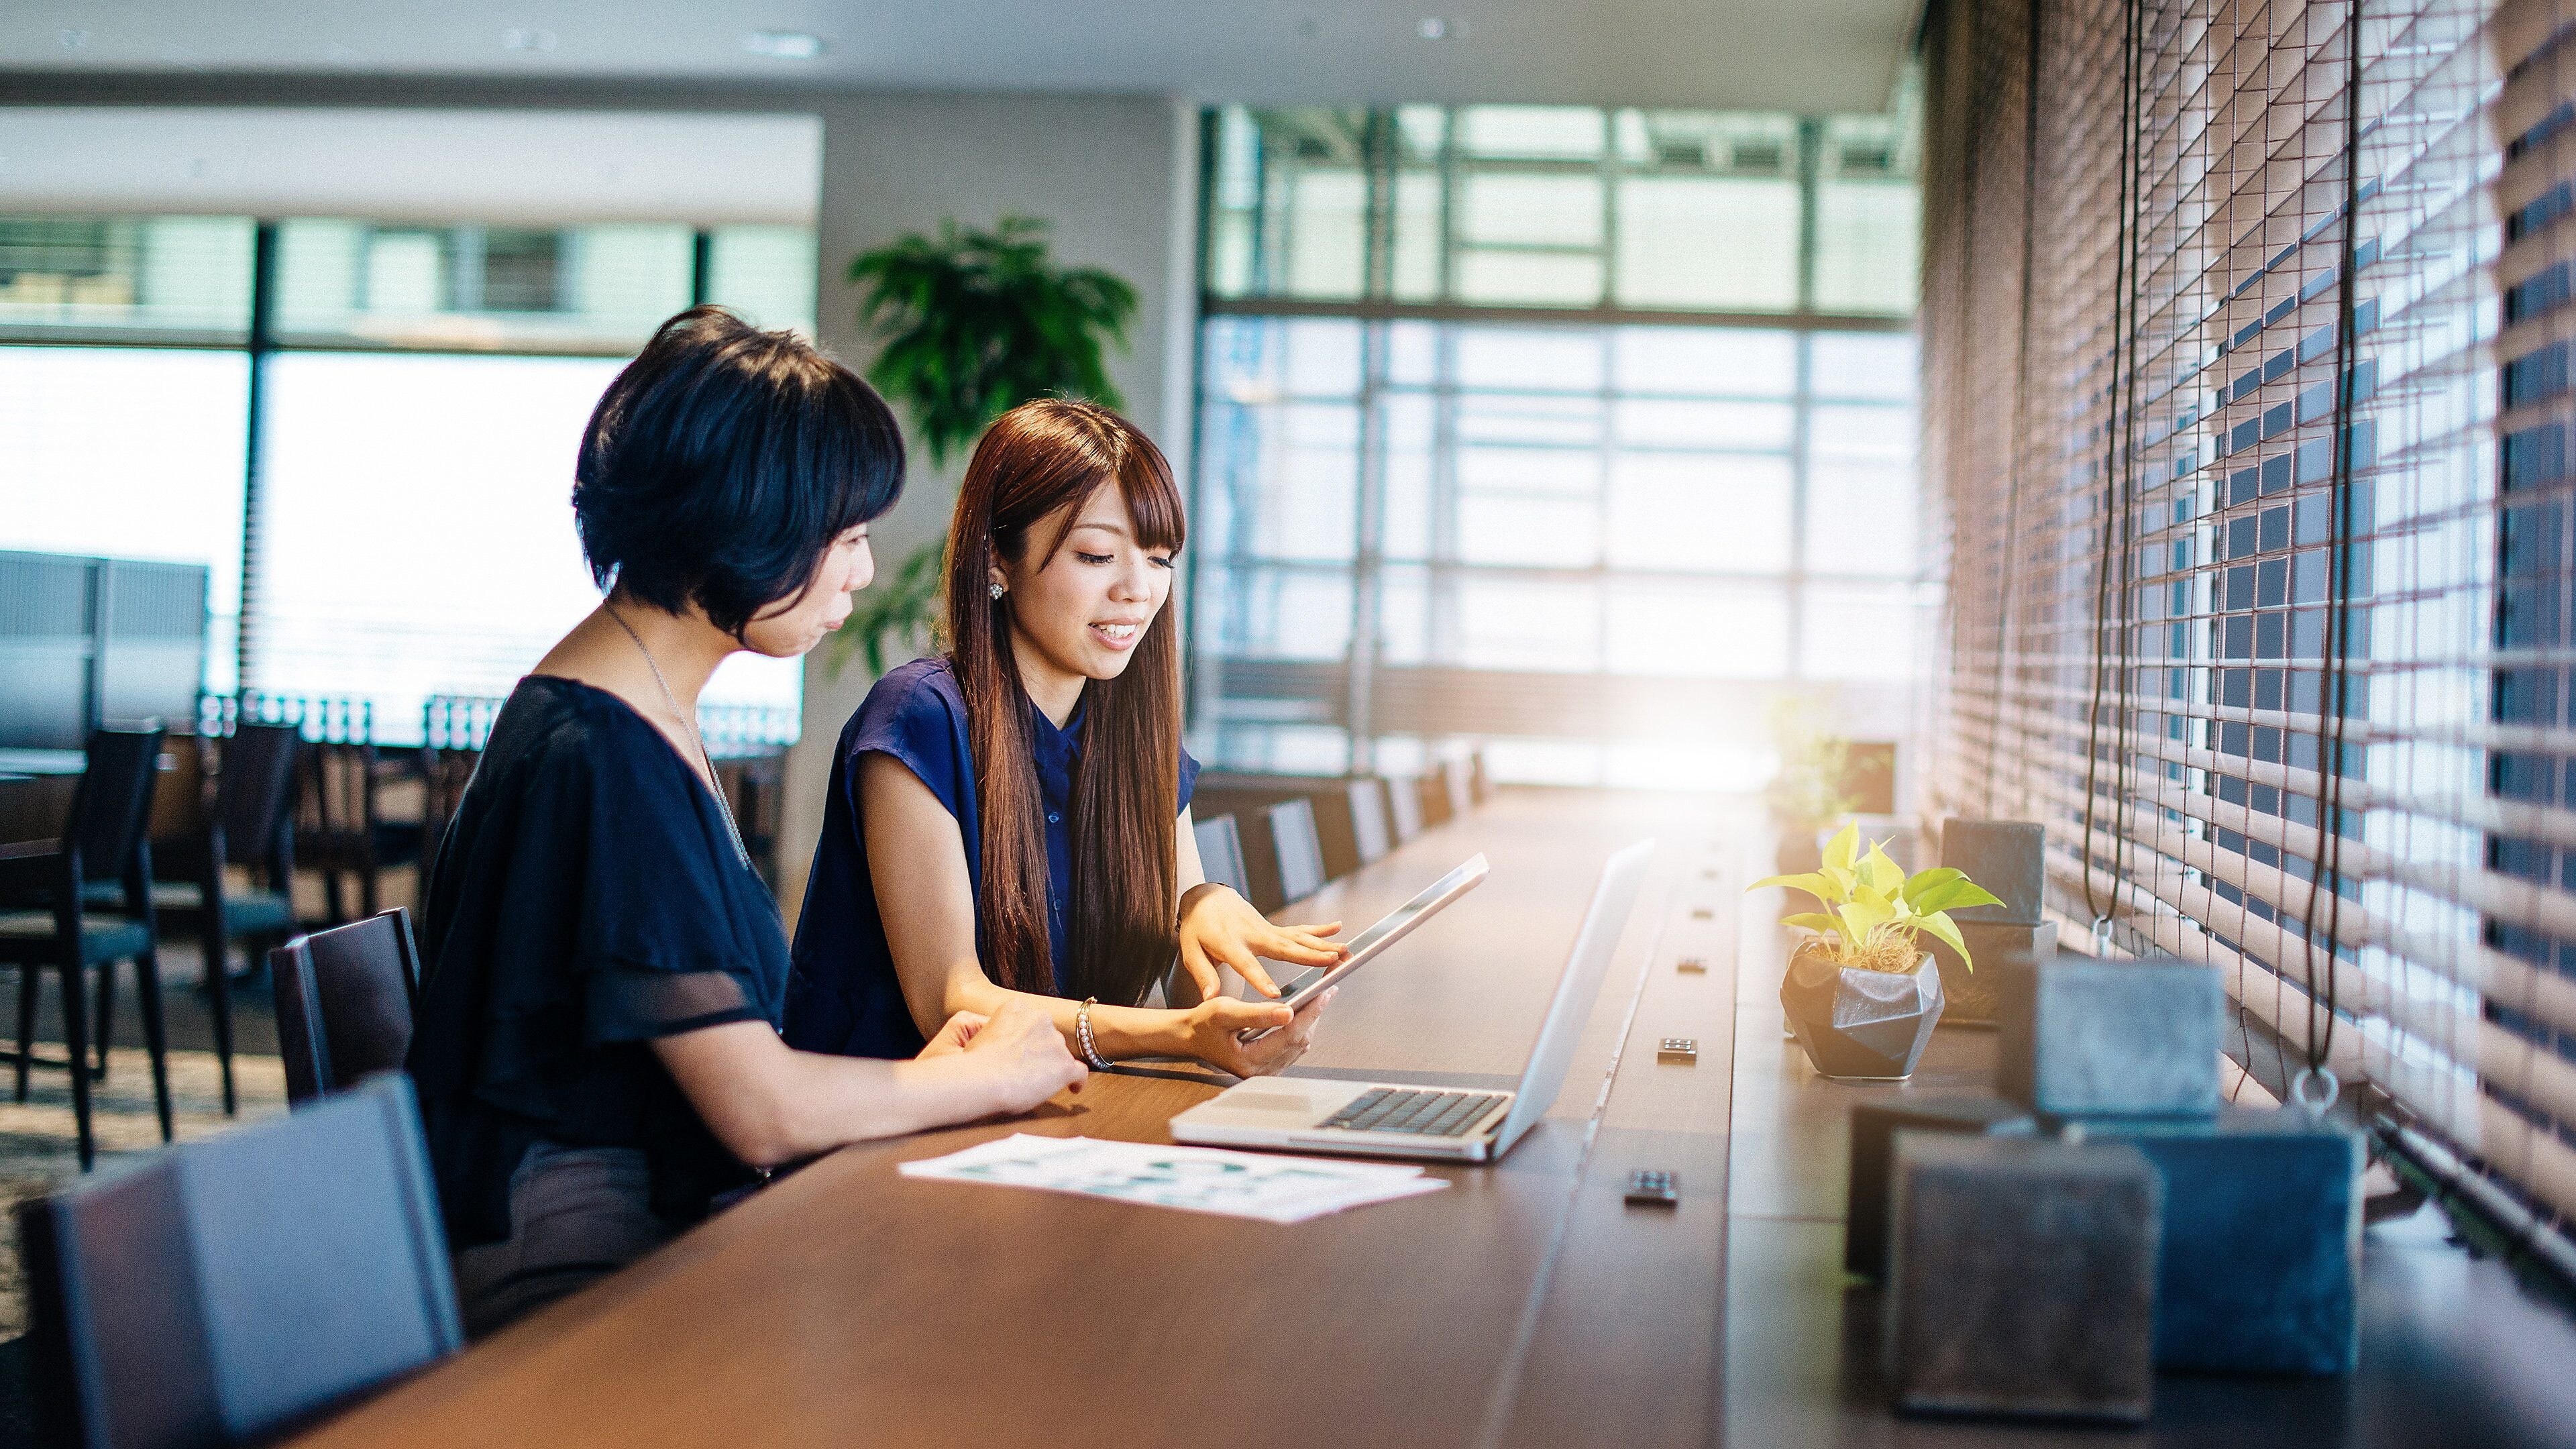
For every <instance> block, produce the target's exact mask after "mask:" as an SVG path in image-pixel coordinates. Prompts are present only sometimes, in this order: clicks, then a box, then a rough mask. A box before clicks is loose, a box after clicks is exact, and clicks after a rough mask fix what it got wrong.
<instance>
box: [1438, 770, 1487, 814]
mask: <svg viewBox="0 0 2576 1449" xmlns="http://www.w3.org/2000/svg"><path fill="white" fill-rule="evenodd" d="M1433 778H1434V779H1435V780H1437V782H1438V784H1439V787H1440V793H1441V794H1442V795H1443V796H1444V797H1446V798H1445V801H1444V803H1445V804H1446V805H1447V806H1448V810H1449V815H1448V818H1449V819H1451V820H1455V819H1457V818H1458V817H1459V816H1461V815H1464V814H1466V813H1467V812H1468V811H1470V810H1473V809H1475V808H1476V767H1475V766H1474V765H1473V764H1472V763H1470V762H1468V761H1466V760H1443V761H1441V762H1440V769H1439V772H1438V773H1437V774H1436V775H1435V776H1434V777H1433Z"/></svg>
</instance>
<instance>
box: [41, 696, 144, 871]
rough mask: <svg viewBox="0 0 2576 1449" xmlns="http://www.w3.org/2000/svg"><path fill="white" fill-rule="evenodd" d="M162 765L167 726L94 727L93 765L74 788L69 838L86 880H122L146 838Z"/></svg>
mask: <svg viewBox="0 0 2576 1449" xmlns="http://www.w3.org/2000/svg"><path fill="white" fill-rule="evenodd" d="M160 767H161V726H160V725H158V724H153V725H150V726H147V727H145V728H141V729H100V730H92V731H91V732H90V736H89V753H88V763H87V766H86V767H85V768H84V769H83V770H82V771H81V777H80V783H79V784H78V785H77V786H75V787H73V790H72V816H71V822H70V824H69V826H68V827H67V828H66V829H65V830H64V831H63V838H64V839H65V840H66V841H68V842H69V843H70V844H71V845H72V846H73V847H74V848H75V849H77V850H78V851H80V864H81V877H82V879H84V880H117V879H120V878H122V877H123V876H124V874H125V871H126V868H127V866H128V865H129V864H130V863H131V862H132V861H133V859H134V851H135V847H136V846H138V845H141V844H142V843H143V831H144V827H145V826H146V825H147V824H148V823H149V822H150V820H151V818H152V786H153V783H154V781H155V780H156V779H157V778H158V771H159V770H160Z"/></svg>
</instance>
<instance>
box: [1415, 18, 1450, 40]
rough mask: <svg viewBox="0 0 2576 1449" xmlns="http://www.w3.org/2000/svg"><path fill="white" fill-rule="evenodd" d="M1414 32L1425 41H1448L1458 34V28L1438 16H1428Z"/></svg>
mask: <svg viewBox="0 0 2576 1449" xmlns="http://www.w3.org/2000/svg"><path fill="white" fill-rule="evenodd" d="M1414 30H1415V32H1416V33H1417V34H1419V35H1420V36H1421V37H1422V38H1423V39H1425V40H1447V39H1448V38H1449V37H1450V36H1451V35H1453V34H1455V33H1456V31H1457V27H1456V26H1454V25H1452V24H1451V23H1450V22H1448V21H1446V20H1443V19H1441V18H1440V17H1439V16H1437V15H1426V16H1424V17H1422V23H1421V24H1420V25H1417V26H1415V27H1414Z"/></svg>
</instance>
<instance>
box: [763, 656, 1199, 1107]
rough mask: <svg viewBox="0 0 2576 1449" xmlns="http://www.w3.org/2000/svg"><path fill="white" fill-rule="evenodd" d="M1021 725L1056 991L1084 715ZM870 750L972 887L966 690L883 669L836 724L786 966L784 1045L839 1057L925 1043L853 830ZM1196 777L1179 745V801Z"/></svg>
mask: <svg viewBox="0 0 2576 1449" xmlns="http://www.w3.org/2000/svg"><path fill="white" fill-rule="evenodd" d="M1029 721H1030V724H1029V739H1030V743H1031V745H1032V747H1033V748H1034V749H1035V751H1036V753H1037V767H1038V792H1039V796H1040V798H1041V799H1042V800H1043V801H1044V802H1045V806H1046V847H1047V946H1048V949H1049V950H1050V952H1051V953H1052V955H1051V957H1050V959H1051V960H1053V961H1054V963H1055V980H1056V991H1057V992H1058V993H1059V994H1062V993H1064V992H1065V990H1066V981H1065V969H1066V953H1065V945H1064V933H1065V921H1066V915H1065V892H1066V890H1067V888H1068V887H1069V886H1070V885H1071V883H1072V880H1073V825H1072V808H1073V807H1072V800H1073V776H1074V766H1075V764H1076V763H1077V762H1078V761H1079V760H1080V759H1081V758H1082V712H1081V711H1080V710H1079V709H1077V710H1075V712H1074V716H1073V718H1072V719H1071V720H1069V721H1067V722H1066V724H1065V726H1064V728H1062V729H1058V728H1056V725H1055V722H1054V721H1052V720H1050V719H1048V718H1047V717H1046V716H1045V715H1044V714H1042V713H1040V712H1039V711H1038V710H1037V709H1036V708H1034V707H1032V708H1031V709H1030V711H1029ZM871 752H875V753H881V754H887V755H892V756H894V757H895V758H896V759H898V760H901V761H902V762H903V764H904V767H905V768H906V769H908V770H910V771H912V773H913V774H915V775H917V776H919V777H921V783H923V784H925V785H927V786H929V787H930V793H932V794H933V795H936V796H938V797H939V803H940V804H942V805H945V806H947V807H948V813H949V814H951V815H954V816H956V817H957V830H958V834H959V835H960V836H961V837H963V839H964V840H965V843H966V870H967V875H968V879H969V880H970V881H971V883H972V884H973V887H974V889H976V890H978V891H980V890H982V889H983V887H984V861H983V852H982V851H981V850H979V849H977V846H976V843H977V842H978V841H980V840H982V839H983V835H982V833H981V832H980V831H979V830H978V829H977V824H976V814H975V751H974V747H973V746H972V745H971V744H970V743H969V742H968V740H967V736H966V697H965V695H964V694H962V693H961V692H960V691H959V690H958V688H957V677H956V675H955V674H954V673H952V672H951V671H950V669H949V666H948V661H947V660H945V659H916V660H913V661H912V662H911V663H909V664H904V665H901V666H898V667H897V668H895V669H894V670H892V671H890V672H889V673H888V674H887V675H886V676H885V678H883V679H880V680H878V681H877V682H876V687H875V688H873V689H871V690H869V691H868V697H867V700H866V701H865V702H864V703H862V704H861V705H860V706H859V711H858V713H856V714H854V715H852V716H850V722H849V723H848V724H847V725H845V726H843V727H842V729H841V743H840V748H839V749H838V751H837V752H836V753H835V754H834V756H833V758H832V786H831V794H830V797H829V798H828V799H827V800H826V801H825V802H824V805H823V838H822V840H821V841H819V842H818V843H816V845H815V847H814V871H813V874H812V875H811V876H809V877H808V878H807V879H806V882H805V909H804V911H803V912H802V913H801V914H799V915H798V917H797V918H796V947H795V952H794V957H793V960H794V969H793V971H792V972H791V974H790V976H789V978H788V984H787V1027H786V1031H787V1044H788V1045H789V1046H792V1047H796V1048H798V1049H799V1050H802V1051H817V1052H837V1053H839V1054H841V1055H843V1056H859V1057H908V1056H911V1055H913V1054H915V1053H917V1052H919V1051H920V1050H921V1048H922V1046H923V1045H924V1042H923V1040H922V1036H921V1030H920V1028H919V1027H917V1026H915V1025H913V1021H912V1010H911V1008H909V1007H907V1006H906V1005H905V1004H904V1000H903V985H902V983H901V981H900V980H899V979H898V978H897V977H896V975H895V969H894V953H893V952H892V951H891V950H890V949H889V948H888V947H887V945H886V934H885V922H884V919H883V918H882V917H880V916H879V915H878V913H877V894H876V887H875V885H874V884H873V882H872V881H871V880H870V878H869V875H868V847H867V840H866V837H865V836H864V835H863V834H862V833H861V831H860V826H859V821H860V812H859V769H858V765H859V757H860V756H862V755H865V754H869V753H871ZM1198 774H1199V762H1198V761H1196V760H1194V759H1191V758H1190V754H1189V751H1187V750H1183V751H1182V752H1181V780H1180V787H1181V788H1180V795H1179V797H1178V798H1179V801H1180V804H1179V807H1178V808H1180V809H1184V810H1186V809H1188V808H1189V804H1190V788H1191V786H1192V785H1194V784H1195V783H1197V781H1198ZM975 949H976V951H977V952H978V953H979V954H980V953H982V952H983V950H984V941H983V931H982V928H981V926H980V925H979V926H978V928H977V931H976V941H975Z"/></svg>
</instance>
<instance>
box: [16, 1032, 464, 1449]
mask: <svg viewBox="0 0 2576 1449" xmlns="http://www.w3.org/2000/svg"><path fill="white" fill-rule="evenodd" d="M18 1231H19V1240H20V1243H21V1245H22V1248H23V1250H24V1256H25V1262H26V1268H27V1280H28V1288H29V1297H30V1300H31V1303H30V1306H31V1307H32V1309H33V1318H34V1326H33V1328H32V1330H31V1335H32V1338H33V1345H32V1347H33V1349H34V1355H33V1359H34V1362H33V1373H32V1374H31V1378H32V1380H33V1382H34V1384H35V1387H36V1392H37V1395H38V1405H37V1407H38V1411H39V1415H40V1419H41V1421H42V1423H43V1425H44V1427H46V1428H48V1429H50V1431H51V1433H50V1434H49V1436H48V1437H49V1438H50V1439H51V1440H52V1441H53V1442H56V1443H61V1444H73V1445H82V1446H87V1449H183V1446H184V1449H196V1446H199V1445H206V1444H236V1443H243V1442H246V1441H250V1440H253V1439H258V1438H263V1437H267V1436H271V1435H275V1434H278V1433H280V1432H282V1431H284V1430H286V1429H289V1428H292V1427H294V1426H297V1425H299V1424H302V1423H305V1422H308V1421H310V1420H312V1419H313V1418H315V1417H317V1416H318V1415H320V1414H321V1413H323V1412H324V1411H326V1410H328V1409H330V1408H332V1407H334V1406H336V1405H338V1404H340V1403H343V1402H345V1401H346V1400H348V1399H349V1398H351V1397H353V1396H354V1395H357V1394H359V1393H362V1392H364V1391H366V1390H368V1389H370V1388H373V1387H376V1386H378V1385H381V1384H383V1383H385V1382H386V1381H387V1380H389V1379H392V1378H393V1377H395V1376H397V1375H399V1374H403V1373H406V1372H408V1371H410V1370H413V1369H416V1368H419V1367H421V1366H422V1365H425V1364H428V1363H431V1362H433V1361H435V1360H437V1359H439V1358H441V1357H444V1356H445V1355H447V1354H450V1353H453V1352H455V1351H456V1349H457V1348H458V1347H459V1346H460V1345H461V1344H462V1342H463V1340H464V1332H463V1327H462V1325H461V1323H460V1322H459V1320H458V1317H457V1311H456V1288H455V1283H454V1281H453V1279H452V1278H451V1277H450V1275H449V1271H448V1264H447V1242H446V1237H445V1234H444V1232H443V1231H442V1230H441V1228H440V1225H439V1218H438V1203H437V1196H436V1189H435V1188H434V1187H433V1185H432V1182H431V1179H430V1175H429V1158H428V1154H427V1153H426V1152H425V1151H423V1149H422V1146H421V1135H420V1112H419V1107H418V1104H417V1102H416V1101H415V1100H414V1098H413V1095H412V1088H411V1082H410V1079H408V1078H406V1077H403V1076H400V1075H398V1074H397V1075H390V1076H384V1077H379V1078H377V1079H375V1080H374V1081H371V1082H368V1083H366V1084H364V1085H362V1086H360V1087H358V1088H355V1089H353V1090H351V1091H349V1092H346V1093H343V1094H342V1095H340V1096H338V1097H336V1098H334V1099H332V1100H331V1101H329V1102H327V1103H323V1104H321V1105H319V1106H316V1107H314V1108H312V1109H311V1110H309V1111H303V1112H297V1113H295V1114H293V1115H291V1116H288V1117H284V1118H278V1119H272V1120H270V1121H267V1122H262V1123H259V1124H257V1125H255V1126H250V1127H244V1128H241V1129H239V1130H237V1131H233V1132H227V1133H224V1134H223V1135H221V1136H217V1137H210V1138H206V1139H204V1140H202V1141H198V1142H192V1143H189V1144H187V1145H185V1146H182V1147H179V1148H176V1149H173V1150H172V1151H170V1152H167V1153H164V1154H163V1155H162V1156H161V1157H160V1158H159V1159H158V1160H156V1161H155V1162H153V1163H152V1164H151V1165H149V1166H147V1167H143V1168H140V1169H137V1170H136V1171H133V1172H130V1173H126V1174H124V1175H122V1176H119V1177H116V1178H113V1179H110V1180H108V1181H105V1182H93V1183H84V1184H82V1185H80V1186H78V1187H74V1188H72V1189H70V1190H68V1191H65V1192H62V1193H59V1194H56V1195H54V1196H52V1197H48V1198H38V1199H31V1200H29V1201H27V1202H25V1203H22V1204H20V1206H19V1208H18Z"/></svg>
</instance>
